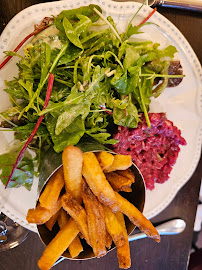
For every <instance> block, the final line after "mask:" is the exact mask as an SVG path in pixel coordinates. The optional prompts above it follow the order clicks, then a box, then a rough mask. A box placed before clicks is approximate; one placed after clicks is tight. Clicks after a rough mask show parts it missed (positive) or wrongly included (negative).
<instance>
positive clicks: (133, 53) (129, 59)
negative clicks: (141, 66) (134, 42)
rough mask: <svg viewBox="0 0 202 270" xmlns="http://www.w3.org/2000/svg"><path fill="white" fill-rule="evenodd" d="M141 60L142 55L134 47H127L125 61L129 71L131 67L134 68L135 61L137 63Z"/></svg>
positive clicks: (125, 66)
mask: <svg viewBox="0 0 202 270" xmlns="http://www.w3.org/2000/svg"><path fill="white" fill-rule="evenodd" d="M139 58H140V55H139V53H138V52H137V50H136V48H135V47H134V46H131V45H127V47H126V52H125V58H124V60H123V66H124V68H125V69H128V68H129V67H131V66H133V65H134V63H135V61H137V60H138V59H139Z"/></svg>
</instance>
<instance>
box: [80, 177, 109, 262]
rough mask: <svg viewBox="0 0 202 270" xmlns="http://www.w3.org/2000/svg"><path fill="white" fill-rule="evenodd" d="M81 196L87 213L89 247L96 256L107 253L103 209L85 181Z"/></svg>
mask: <svg viewBox="0 0 202 270" xmlns="http://www.w3.org/2000/svg"><path fill="white" fill-rule="evenodd" d="M81 194H82V198H83V202H84V205H85V209H86V214H87V224H88V231H89V237H90V243H91V247H92V249H93V252H94V254H95V256H96V257H98V258H100V257H102V256H104V255H105V254H106V253H107V250H106V248H105V246H106V228H105V218H104V211H103V208H102V205H101V203H100V202H99V201H98V199H97V198H96V197H95V195H94V194H93V193H92V191H91V190H90V188H89V187H88V185H87V184H86V182H85V181H83V184H82V193H81Z"/></svg>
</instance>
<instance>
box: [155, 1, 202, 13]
mask: <svg viewBox="0 0 202 270" xmlns="http://www.w3.org/2000/svg"><path fill="white" fill-rule="evenodd" d="M152 5H153V6H162V7H171V8H181V9H189V10H194V11H199V12H202V0H155V1H153V3H152Z"/></svg>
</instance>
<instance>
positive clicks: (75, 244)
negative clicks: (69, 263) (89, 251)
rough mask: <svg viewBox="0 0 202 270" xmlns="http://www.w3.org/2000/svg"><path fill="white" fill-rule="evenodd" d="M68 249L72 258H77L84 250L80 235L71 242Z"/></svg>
mask: <svg viewBox="0 0 202 270" xmlns="http://www.w3.org/2000/svg"><path fill="white" fill-rule="evenodd" d="M68 250H69V253H70V255H71V257H72V258H76V257H77V256H78V255H79V254H80V253H81V252H82V251H83V246H82V244H81V241H80V239H79V236H78V235H77V236H76V238H74V240H73V241H72V242H71V244H70V245H69V247H68Z"/></svg>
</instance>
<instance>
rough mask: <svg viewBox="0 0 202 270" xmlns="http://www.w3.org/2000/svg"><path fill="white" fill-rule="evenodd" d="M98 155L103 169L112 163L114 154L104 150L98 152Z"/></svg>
mask: <svg viewBox="0 0 202 270" xmlns="http://www.w3.org/2000/svg"><path fill="white" fill-rule="evenodd" d="M96 157H97V159H98V161H99V163H100V166H101V168H102V170H104V169H107V168H108V167H109V166H111V165H112V163H113V161H114V156H113V155H112V154H110V153H108V152H106V151H102V152H99V153H97V154H96Z"/></svg>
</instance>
